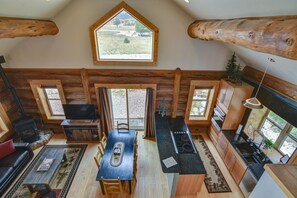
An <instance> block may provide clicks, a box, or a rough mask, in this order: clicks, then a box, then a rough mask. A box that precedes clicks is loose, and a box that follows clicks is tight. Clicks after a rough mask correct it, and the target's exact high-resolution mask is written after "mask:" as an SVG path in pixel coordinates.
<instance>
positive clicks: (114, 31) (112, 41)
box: [89, 2, 159, 66]
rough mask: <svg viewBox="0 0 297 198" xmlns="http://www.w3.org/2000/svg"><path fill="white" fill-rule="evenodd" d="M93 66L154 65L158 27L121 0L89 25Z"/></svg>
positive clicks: (156, 56) (156, 53) (156, 54)
mask: <svg viewBox="0 0 297 198" xmlns="http://www.w3.org/2000/svg"><path fill="white" fill-rule="evenodd" d="M89 31H90V39H91V45H92V53H93V61H94V64H96V65H147V66H150V65H151V66H153V65H156V64H157V58H158V32H159V29H158V28H157V27H156V26H155V25H153V24H152V23H151V22H150V21H148V20H147V19H146V18H145V17H143V16H142V15H140V14H139V13H138V12H136V11H135V10H134V9H133V8H131V7H130V6H129V5H127V4H126V3H125V2H122V3H120V4H119V5H117V6H116V7H114V8H113V9H112V10H110V11H109V12H108V13H107V14H105V15H104V16H103V17H101V18H100V19H99V20H98V21H96V22H95V23H94V24H93V25H92V26H91V27H90V28H89Z"/></svg>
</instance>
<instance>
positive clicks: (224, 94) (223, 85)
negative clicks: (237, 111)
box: [217, 80, 234, 113]
mask: <svg viewBox="0 0 297 198" xmlns="http://www.w3.org/2000/svg"><path fill="white" fill-rule="evenodd" d="M233 92H234V87H233V86H232V85H231V84H229V83H228V82H227V81H225V80H221V82H220V92H219V96H218V101H217V102H218V105H219V107H220V108H221V109H222V110H223V111H224V112H225V113H226V112H227V111H228V108H229V105H230V103H231V100H232V96H233Z"/></svg>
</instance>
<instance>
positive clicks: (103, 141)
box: [100, 132, 107, 147]
mask: <svg viewBox="0 0 297 198" xmlns="http://www.w3.org/2000/svg"><path fill="white" fill-rule="evenodd" d="M100 142H101V143H102V144H103V146H104V147H105V146H106V143H107V137H106V135H105V133H104V132H103V135H102V139H101V141H100Z"/></svg>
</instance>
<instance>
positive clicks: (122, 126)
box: [117, 121, 130, 132]
mask: <svg viewBox="0 0 297 198" xmlns="http://www.w3.org/2000/svg"><path fill="white" fill-rule="evenodd" d="M117 129H118V132H129V129H130V128H129V124H127V123H119V122H118V121H117Z"/></svg>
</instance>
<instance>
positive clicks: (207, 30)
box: [188, 16, 297, 60]
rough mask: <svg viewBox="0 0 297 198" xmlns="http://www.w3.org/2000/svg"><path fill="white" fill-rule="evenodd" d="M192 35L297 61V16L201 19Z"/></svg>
mask: <svg viewBox="0 0 297 198" xmlns="http://www.w3.org/2000/svg"><path fill="white" fill-rule="evenodd" d="M188 34H189V35H190V36H191V37H192V38H198V39H202V40H217V41H222V42H225V43H232V44H237V45H240V46H243V47H246V48H250V49H253V50H255V51H259V52H264V53H269V54H274V55H278V56H282V57H285V58H289V59H294V60H297V16H279V17H260V18H240V19H225V20H197V21H195V22H193V23H192V24H191V25H190V26H189V28H188Z"/></svg>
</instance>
